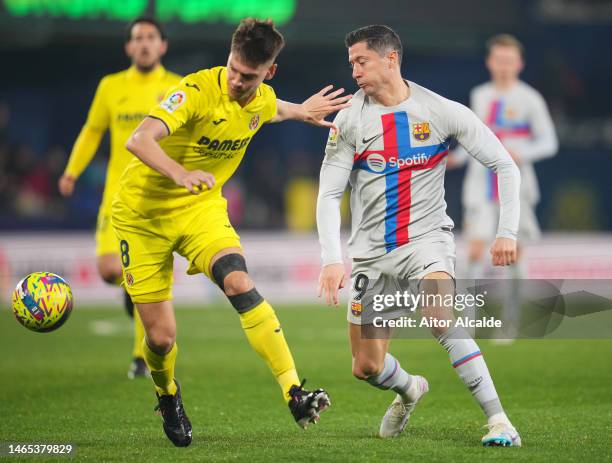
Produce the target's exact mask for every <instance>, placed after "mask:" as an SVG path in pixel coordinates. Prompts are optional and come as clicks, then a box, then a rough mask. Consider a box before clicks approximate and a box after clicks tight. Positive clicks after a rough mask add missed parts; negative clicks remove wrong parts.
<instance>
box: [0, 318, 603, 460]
mask: <svg viewBox="0 0 612 463" xmlns="http://www.w3.org/2000/svg"><path fill="white" fill-rule="evenodd" d="M277 312H278V316H279V318H280V320H281V322H282V324H283V328H284V330H285V334H286V336H287V339H288V341H289V344H290V346H291V348H292V350H293V354H294V357H295V360H296V363H297V366H298V370H299V373H300V375H302V376H303V377H306V378H308V383H307V385H308V386H310V387H318V386H323V387H325V388H326V389H327V390H328V391H329V393H330V396H331V398H332V408H331V409H330V410H329V411H328V412H326V413H325V414H324V415H323V416H322V419H321V423H320V424H318V425H317V426H311V427H310V428H309V429H308V430H306V431H302V430H301V429H299V428H298V427H297V425H296V424H295V423H294V422H293V419H292V418H291V416H290V414H289V411H288V409H287V407H286V405H285V404H284V403H283V402H282V400H281V395H280V390H279V388H278V386H277V385H276V382H275V381H274V380H273V378H272V375H271V374H270V372H269V371H268V369H267V367H266V366H265V364H264V363H263V361H262V360H261V359H259V357H257V355H256V354H255V353H254V352H252V351H251V350H250V347H249V346H248V344H247V341H246V339H245V337H244V335H243V333H242V330H241V329H240V325H239V322H238V320H237V316H236V315H235V314H234V313H233V311H232V309H231V308H229V307H226V306H218V307H216V308H207V309H193V308H179V310H177V319H178V330H179V334H178V345H179V356H178V364H177V371H176V374H177V377H178V378H179V379H180V380H181V382H182V385H183V394H184V401H185V406H186V410H187V412H188V414H189V416H190V418H191V421H192V423H193V426H194V431H193V435H194V438H193V444H192V445H191V447H189V448H186V449H180V448H175V447H173V446H172V444H171V443H170V441H168V440H167V439H166V437H165V435H164V434H163V431H162V429H161V422H160V418H159V417H157V416H155V415H154V412H153V407H154V405H155V403H156V401H155V398H154V395H153V392H152V383H151V382H150V380H147V379H140V380H136V381H129V380H128V379H127V377H126V370H127V366H128V363H129V360H130V351H131V329H130V324H129V322H128V319H127V317H126V316H125V314H124V313H123V312H122V311H121V310H119V309H117V310H108V309H106V310H103V309H100V308H98V309H93V308H92V309H84V308H82V309H79V308H77V309H76V310H75V311H74V313H73V314H72V317H71V319H70V320H69V321H68V323H67V324H66V325H65V326H64V327H62V328H61V329H60V330H58V331H57V332H54V333H49V334H38V333H32V332H29V331H27V330H26V329H25V328H23V327H21V326H20V325H19V324H18V323H17V322H16V321H15V320H14V319H13V317H12V314H11V313H10V311H8V310H2V311H0V349H1V352H2V357H1V360H0V442H2V443H3V446H4V447H6V444H7V443H11V442H12V443H34V442H56V443H72V444H74V445H76V453H75V455H74V458H75V460H73V461H95V462H98V461H147V462H153V461H164V462H167V461H246V460H248V461H251V462H258V461H262V462H263V461H342V462H345V461H351V462H353V461H371V462H386V461H427V462H430V461H444V462H449V461H453V462H456V461H470V462H475V461H580V462H585V461H602V460H607V461H611V460H612V455H611V453H612V451H611V444H612V438H611V436H612V392H611V391H612V360H611V359H612V341H611V340H528V341H527V340H523V341H518V342H516V343H515V344H514V345H511V346H494V345H491V344H490V343H489V342H488V341H480V346H481V348H482V351H483V352H484V354H485V359H486V360H487V362H488V365H489V368H490V370H491V372H492V374H493V378H494V380H495V383H496V386H497V389H498V391H499V393H500V396H501V398H502V403H503V404H504V406H505V408H506V411H507V412H508V414H509V416H510V417H511V418H512V419H513V421H514V424H515V425H516V426H517V428H518V429H519V431H520V433H521V436H522V438H523V445H524V446H523V448H520V449H518V448H483V447H481V445H480V438H481V437H482V435H483V434H484V430H483V429H482V425H483V424H484V419H483V416H482V414H481V412H480V409H479V407H478V406H477V404H476V403H475V401H474V400H473V399H472V397H471V395H470V394H469V392H468V391H466V389H465V388H464V386H463V385H462V384H461V382H460V381H459V379H458V378H457V376H456V374H455V372H454V371H453V369H452V368H451V366H450V364H449V361H448V357H447V356H446V353H445V352H444V351H443V349H442V348H441V347H440V346H439V345H438V344H437V343H436V342H435V341H434V340H433V339H429V340H413V341H410V340H402V339H398V340H394V342H393V343H392V347H391V352H392V353H393V354H394V355H396V356H397V357H398V358H399V359H400V361H401V363H402V365H403V366H404V367H405V368H406V369H407V370H408V371H410V372H415V373H419V374H423V375H424V376H426V377H427V378H428V379H429V383H430V388H431V389H430V392H429V394H428V395H427V396H426V398H425V399H424V400H423V402H422V403H420V404H419V406H418V407H417V409H416V411H415V414H414V415H413V417H412V419H411V421H410V424H409V427H408V428H407V430H406V432H405V433H404V435H403V436H402V437H400V438H398V439H394V440H381V439H379V438H377V437H376V433H377V430H378V425H379V422H380V418H381V417H382V415H383V414H384V412H385V410H386V407H387V405H388V404H389V403H390V402H391V400H392V399H393V393H391V392H387V391H379V390H376V389H374V388H372V387H371V386H369V385H367V384H365V383H361V382H359V381H357V380H355V379H353V378H352V376H351V359H350V354H349V348H348V342H347V336H346V322H345V313H344V309H329V308H325V307H317V306H294V307H289V306H278V307H277ZM2 459H4V460H5V461H16V460H19V459H22V458H21V457H8V456H0V460H2ZM47 459H48V460H53V461H57V460H58V459H57V458H42V457H36V461H45V460H47Z"/></svg>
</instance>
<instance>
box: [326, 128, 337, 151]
mask: <svg viewBox="0 0 612 463" xmlns="http://www.w3.org/2000/svg"><path fill="white" fill-rule="evenodd" d="M337 146H338V131H337V130H336V129H335V128H333V127H332V128H330V129H329V136H328V137H327V147H328V148H336V147H337Z"/></svg>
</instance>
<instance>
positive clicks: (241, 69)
mask: <svg viewBox="0 0 612 463" xmlns="http://www.w3.org/2000/svg"><path fill="white" fill-rule="evenodd" d="M275 72H276V64H274V62H273V61H272V62H268V63H263V64H259V65H257V66H253V65H249V64H247V63H246V62H245V61H244V60H242V59H240V56H238V55H236V54H234V53H230V55H229V58H228V60H227V90H228V93H229V95H230V97H231V98H232V99H233V100H237V101H240V102H242V101H246V100H248V99H250V98H251V96H252V95H254V94H255V91H256V90H257V87H259V85H260V84H261V83H262V82H263V81H264V80H269V79H271V78H272V77H273V76H274V73H275Z"/></svg>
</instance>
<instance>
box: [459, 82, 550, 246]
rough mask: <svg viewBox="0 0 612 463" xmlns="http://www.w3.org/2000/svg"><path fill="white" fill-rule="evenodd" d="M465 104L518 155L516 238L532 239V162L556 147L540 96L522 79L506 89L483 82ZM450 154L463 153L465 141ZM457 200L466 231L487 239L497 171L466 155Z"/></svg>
mask: <svg viewBox="0 0 612 463" xmlns="http://www.w3.org/2000/svg"><path fill="white" fill-rule="evenodd" d="M470 105H471V107H472V110H473V111H474V112H475V113H476V115H477V116H478V117H479V118H480V119H481V120H482V121H483V122H484V123H485V124H487V126H488V127H489V128H490V129H491V130H492V131H493V133H494V134H495V135H496V136H497V137H498V138H499V139H500V141H501V142H502V143H503V145H504V146H505V147H506V148H507V149H509V150H511V151H515V152H516V153H517V154H518V155H519V157H520V163H519V169H520V171H521V196H520V197H521V215H520V221H519V238H521V239H537V238H538V237H539V236H540V227H539V225H538V221H537V218H536V215H535V212H534V208H535V205H536V204H537V203H538V201H539V199H540V191H539V188H538V182H537V178H536V174H535V170H534V168H533V163H534V162H537V161H540V160H542V159H546V158H549V157H552V156H554V155H555V154H556V152H557V148H558V141H557V136H556V134H555V128H554V125H553V123H552V120H551V117H550V114H549V113H548V109H547V107H546V102H545V101H544V99H543V98H542V96H541V95H540V94H539V93H538V92H537V90H535V89H534V88H532V87H531V86H529V85H527V84H526V83H524V82H522V81H518V82H517V83H516V85H514V86H513V87H512V88H510V89H509V90H506V91H500V90H498V89H496V88H495V86H494V85H493V84H492V83H491V82H487V83H484V84H482V85H479V86H477V87H475V88H474V89H473V90H472V92H471V94H470ZM467 151H469V150H467ZM455 156H456V159H457V160H458V161H459V162H462V161H465V160H468V159H469V156H467V153H466V148H465V147H464V149H458V150H456V153H455ZM462 204H463V208H464V214H465V220H464V228H465V231H466V234H467V236H468V237H469V238H471V239H482V240H485V241H490V240H491V239H492V237H493V236H494V233H495V224H496V221H497V218H498V216H499V191H498V186H497V176H496V174H495V172H492V171H490V170H488V169H485V168H484V167H483V166H482V165H481V164H480V163H478V162H476V161H475V160H474V159H471V158H470V159H469V160H468V168H467V172H466V174H465V178H464V182H463V193H462Z"/></svg>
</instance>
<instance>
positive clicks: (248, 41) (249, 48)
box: [231, 18, 285, 66]
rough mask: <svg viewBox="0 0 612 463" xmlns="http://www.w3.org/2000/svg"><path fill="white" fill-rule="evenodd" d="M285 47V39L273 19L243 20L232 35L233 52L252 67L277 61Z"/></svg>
mask: <svg viewBox="0 0 612 463" xmlns="http://www.w3.org/2000/svg"><path fill="white" fill-rule="evenodd" d="M284 46H285V39H284V38H283V35H282V34H281V33H280V32H279V31H278V30H277V29H276V27H274V22H273V21H272V20H271V19H267V20H260V19H254V18H246V19H243V20H242V21H240V24H239V25H238V27H237V28H236V30H235V31H234V34H233V35H232V48H231V49H232V52H233V53H236V54H238V55H240V57H241V58H242V59H244V61H246V63H248V64H250V65H255V66H258V65H260V64H263V63H266V62H268V61H270V60H271V59H275V58H276V57H277V56H278V54H279V53H280V51H281V50H282V49H283V47H284Z"/></svg>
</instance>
